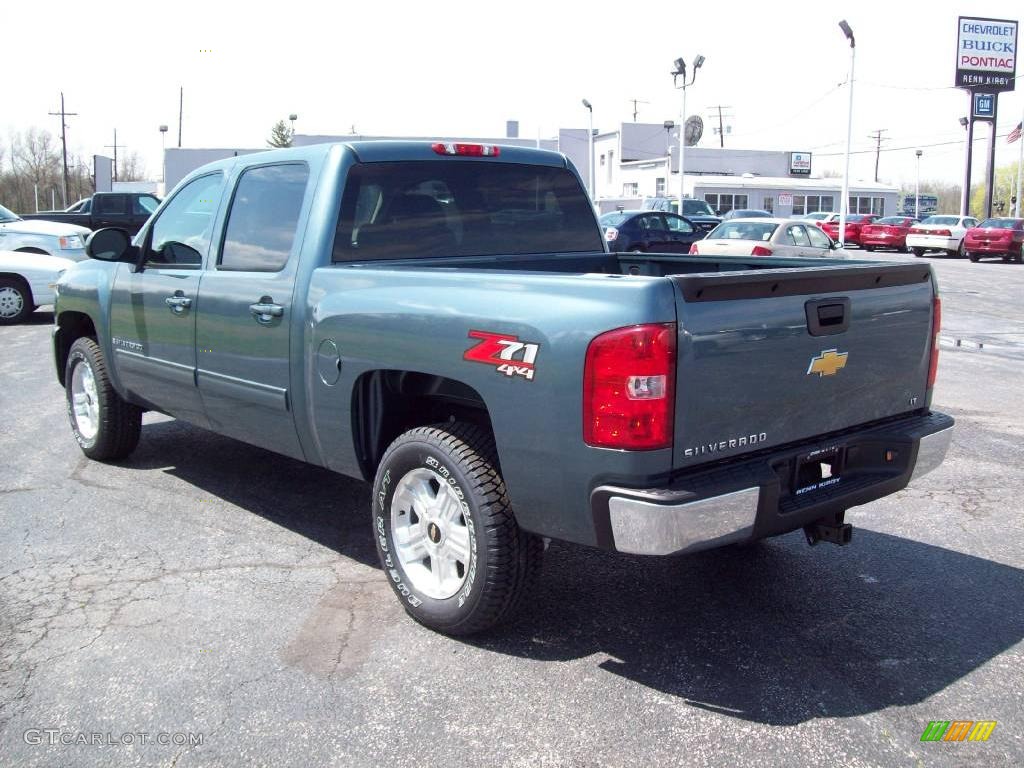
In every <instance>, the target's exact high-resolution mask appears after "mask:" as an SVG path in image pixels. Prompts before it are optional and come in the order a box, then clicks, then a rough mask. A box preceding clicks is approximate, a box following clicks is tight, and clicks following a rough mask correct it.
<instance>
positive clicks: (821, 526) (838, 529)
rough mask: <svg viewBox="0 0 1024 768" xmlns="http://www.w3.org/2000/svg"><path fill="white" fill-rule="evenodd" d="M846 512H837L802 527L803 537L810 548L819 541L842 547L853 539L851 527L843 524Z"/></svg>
mask: <svg viewBox="0 0 1024 768" xmlns="http://www.w3.org/2000/svg"><path fill="white" fill-rule="evenodd" d="M845 515H846V512H839V513H837V514H834V515H831V516H829V517H824V518H822V519H821V520H815V521H814V522H813V523H811V524H810V525H805V526H804V536H806V537H807V543H808V544H810V545H811V546H812V547H813V546H814V545H815V544H817V543H818V542H819V541H827V542H828V543H829V544H836V545H838V546H840V547H844V546H846V545H847V544H849V543H850V540H851V539H852V538H853V526H852V525H850V524H849V523H844V522H843V517H844V516H845Z"/></svg>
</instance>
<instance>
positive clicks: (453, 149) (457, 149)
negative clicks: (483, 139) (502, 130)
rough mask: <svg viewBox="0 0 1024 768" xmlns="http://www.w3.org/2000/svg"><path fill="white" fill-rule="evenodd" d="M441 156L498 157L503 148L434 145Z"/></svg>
mask: <svg viewBox="0 0 1024 768" xmlns="http://www.w3.org/2000/svg"><path fill="white" fill-rule="evenodd" d="M433 147H434V151H435V152H437V154H439V155H461V156H463V157H497V156H498V155H500V154H501V147H496V146H494V145H493V144H455V143H452V144H446V143H442V142H438V143H436V144H434V145H433Z"/></svg>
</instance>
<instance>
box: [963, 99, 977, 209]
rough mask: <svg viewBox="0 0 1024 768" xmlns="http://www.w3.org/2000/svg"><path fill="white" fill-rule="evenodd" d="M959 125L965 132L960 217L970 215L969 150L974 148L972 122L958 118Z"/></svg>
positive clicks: (964, 118) (965, 118) (968, 119)
mask: <svg viewBox="0 0 1024 768" xmlns="http://www.w3.org/2000/svg"><path fill="white" fill-rule="evenodd" d="M972 106H973V105H972ZM960 125H962V126H963V127H964V130H965V131H967V138H966V139H965V140H964V186H963V189H961V190H960V215H961V216H970V215H971V150H972V149H973V148H974V121H973V120H971V119H970V118H967V117H961V118H960Z"/></svg>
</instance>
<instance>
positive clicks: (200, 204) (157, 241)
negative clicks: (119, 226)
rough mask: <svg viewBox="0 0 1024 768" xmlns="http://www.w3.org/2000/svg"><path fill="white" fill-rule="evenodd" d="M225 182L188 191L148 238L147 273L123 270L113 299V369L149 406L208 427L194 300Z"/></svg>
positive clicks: (215, 178)
mask: <svg viewBox="0 0 1024 768" xmlns="http://www.w3.org/2000/svg"><path fill="white" fill-rule="evenodd" d="M223 184H224V179H223V175H222V174H221V173H212V174H209V175H206V176H201V177H199V178H197V179H194V180H193V181H191V182H189V183H188V184H187V185H185V186H184V187H182V188H181V189H180V190H179V191H178V193H177V194H176V195H175V196H174V198H173V199H172V200H170V202H168V204H167V206H166V207H165V208H164V209H163V210H162V211H161V212H160V215H159V217H157V219H156V220H155V221H154V222H153V224H152V226H150V228H149V229H148V231H147V232H146V236H145V238H144V240H143V244H142V246H141V247H142V249H143V254H142V269H141V271H137V272H133V271H132V268H131V267H130V266H129V265H127V264H122V265H120V266H119V268H118V272H117V277H116V278H115V280H114V288H113V297H112V299H111V302H110V303H111V306H112V308H113V309H112V311H111V317H110V332H111V336H112V337H113V338H112V343H113V348H114V365H115V368H116V370H117V372H118V375H119V376H120V378H121V382H122V384H123V385H124V387H125V388H126V389H127V390H128V391H129V392H131V393H132V395H134V397H135V398H136V399H139V400H141V401H143V402H145V403H146V404H148V405H149V406H150V407H151V408H153V409H155V410H158V411H161V412H163V413H166V414H169V415H171V416H174V417H175V418H179V419H183V420H185V421H190V422H192V423H194V424H199V425H201V426H205V425H206V418H205V416H204V414H203V406H202V402H201V400H200V398H199V391H198V389H197V388H196V379H195V373H196V348H195V340H196V300H197V298H198V295H199V283H200V279H201V276H202V261H203V258H204V256H205V255H206V252H207V250H209V247H210V237H211V233H212V231H213V221H214V215H215V213H216V211H217V205H218V204H219V202H220V196H221V188H222V187H223Z"/></svg>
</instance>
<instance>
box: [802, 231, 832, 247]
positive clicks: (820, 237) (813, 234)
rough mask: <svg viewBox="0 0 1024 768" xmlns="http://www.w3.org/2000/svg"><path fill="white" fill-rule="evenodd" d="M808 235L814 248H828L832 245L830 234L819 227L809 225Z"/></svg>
mask: <svg viewBox="0 0 1024 768" xmlns="http://www.w3.org/2000/svg"><path fill="white" fill-rule="evenodd" d="M807 237H809V238H810V239H811V247H812V248H824V249H826V250H828V248H829V247H830V243H829V239H828V235H826V234H825V233H824V232H822V231H821V230H820V229H818V228H817V227H807Z"/></svg>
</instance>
